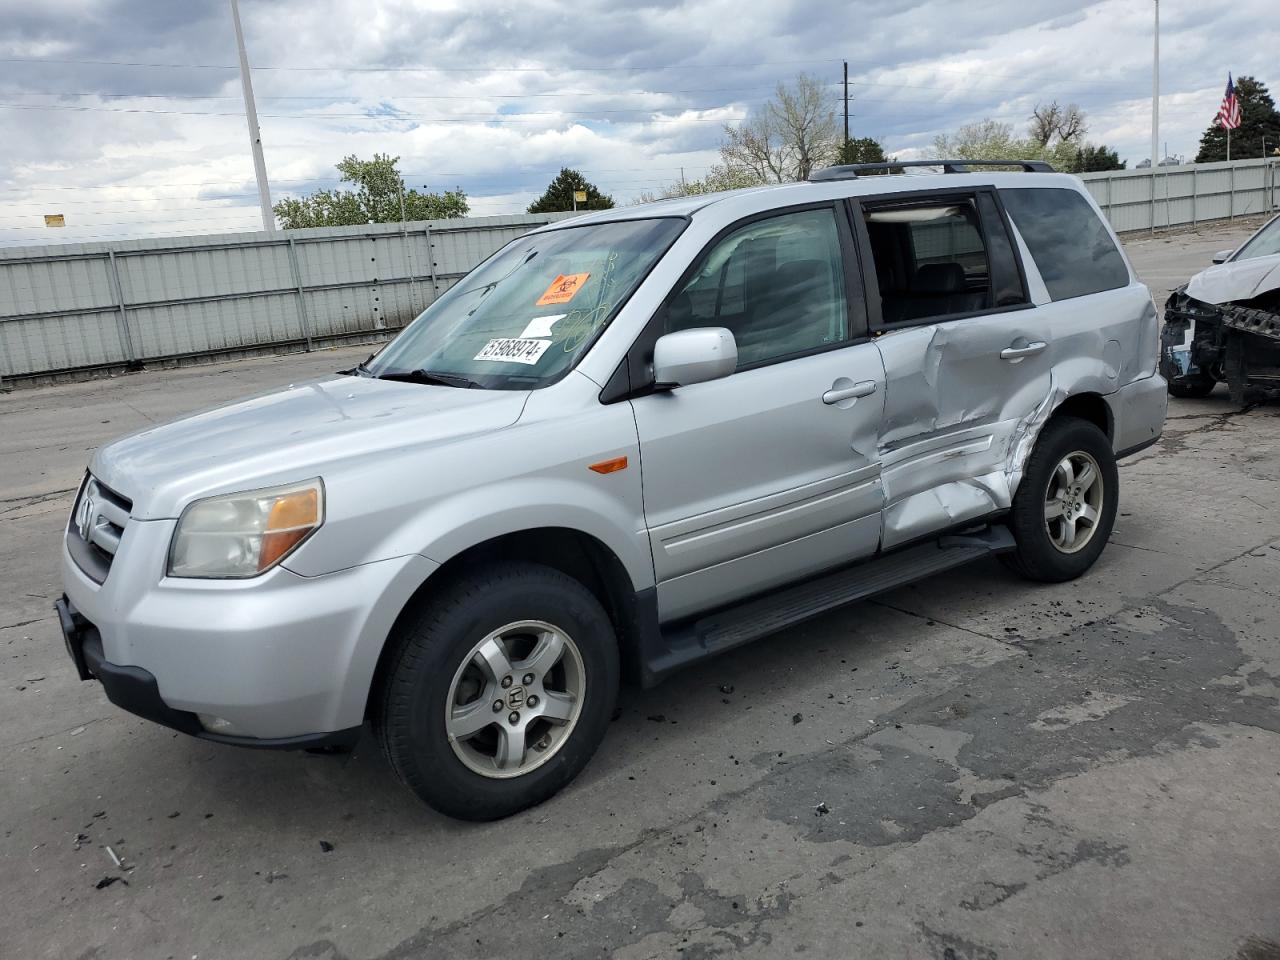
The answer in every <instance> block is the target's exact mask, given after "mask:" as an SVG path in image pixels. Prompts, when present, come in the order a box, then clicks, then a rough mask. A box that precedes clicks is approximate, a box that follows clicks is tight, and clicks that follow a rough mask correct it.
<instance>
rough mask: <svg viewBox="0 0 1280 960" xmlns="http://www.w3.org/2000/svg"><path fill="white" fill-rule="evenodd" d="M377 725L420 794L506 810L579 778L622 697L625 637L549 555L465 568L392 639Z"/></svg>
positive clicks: (479, 816) (444, 808)
mask: <svg viewBox="0 0 1280 960" xmlns="http://www.w3.org/2000/svg"><path fill="white" fill-rule="evenodd" d="M391 643H392V644H393V647H392V648H391V650H390V651H389V658H388V660H387V664H386V668H385V670H384V673H383V677H382V681H381V689H380V690H379V693H378V702H377V703H376V704H375V709H374V711H373V719H374V726H375V730H376V732H377V734H378V737H379V739H380V741H381V742H382V746H383V752H384V753H385V755H386V757H387V759H388V761H389V762H390V764H391V767H392V769H393V770H394V771H395V772H396V774H397V775H398V776H399V777H400V779H401V780H402V781H404V783H405V784H406V785H407V786H408V787H409V788H410V789H411V790H413V791H414V792H415V793H416V794H417V795H418V796H419V797H420V798H421V799H423V800H425V801H426V802H427V803H428V804H430V805H431V806H433V807H435V808H436V809H437V810H439V811H440V812H441V813H445V814H448V815H449V816H452V817H457V818H459V819H462V820H496V819H498V818H500V817H505V816H508V815H510V814H513V813H516V812H517V811H519V810H523V809H524V808H525V807H529V806H533V805H534V804H536V803H540V802H542V801H543V800H545V799H547V798H548V797H550V796H552V795H553V794H554V793H556V792H557V791H558V790H560V788H562V787H563V786H564V785H565V784H567V783H568V782H569V781H570V780H572V779H573V778H574V777H575V776H576V775H577V774H578V772H579V771H580V770H581V769H582V768H583V767H584V766H586V764H587V761H588V760H590V759H591V755H592V754H593V753H594V752H595V749H596V747H597V746H598V745H599V743H600V740H601V739H602V738H603V736H604V733H605V730H606V728H607V727H608V723H609V716H610V714H611V713H612V711H613V706H614V702H615V701H616V699H617V695H618V648H617V641H616V639H615V637H614V631H613V624H612V622H611V621H610V619H609V616H608V614H606V613H605V611H604V610H603V609H602V608H601V606H600V603H599V601H597V600H596V598H595V596H594V595H593V594H592V593H591V592H590V591H589V590H587V589H586V588H585V587H584V586H582V584H580V583H578V582H577V581H576V580H573V579H571V578H570V577H567V576H565V575H564V574H562V573H560V572H559V571H557V570H553V569H551V568H549V567H544V566H539V565H536V564H514V563H513V564H502V565H500V566H495V567H492V568H488V569H485V570H480V571H477V572H475V573H473V574H470V575H467V576H463V577H461V578H459V579H457V580H455V581H453V582H452V583H451V584H449V585H447V586H445V587H443V588H442V589H441V591H440V593H439V594H438V595H436V596H434V597H432V598H431V599H430V600H428V601H427V602H425V603H424V604H422V605H421V606H420V607H419V608H418V609H417V610H416V611H414V612H413V614H412V615H411V616H409V617H406V618H404V620H403V622H402V623H401V625H400V626H399V627H398V628H397V630H396V633H395V635H393V637H392V638H391Z"/></svg>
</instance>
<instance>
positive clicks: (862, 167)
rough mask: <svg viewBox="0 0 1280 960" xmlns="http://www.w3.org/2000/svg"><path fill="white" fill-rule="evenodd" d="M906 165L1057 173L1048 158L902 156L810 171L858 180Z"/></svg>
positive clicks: (818, 175)
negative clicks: (943, 158) (1047, 160)
mask: <svg viewBox="0 0 1280 960" xmlns="http://www.w3.org/2000/svg"><path fill="white" fill-rule="evenodd" d="M904 167H941V168H942V172H943V173H968V172H969V168H970V167H1020V168H1021V169H1022V170H1024V171H1025V172H1027V173H1053V172H1054V170H1053V166H1052V164H1050V163H1047V162H1046V161H1044V160H898V161H896V162H895V161H892V160H890V161H886V162H885V163H847V164H844V165H843V166H838V167H827V168H826V169H825V170H815V171H813V173H811V174H809V181H810V182H811V183H814V182H818V181H821V180H856V179H857V178H858V176H859V175H861V174H864V173H896V172H900V171H901V170H902V169H903V168H904Z"/></svg>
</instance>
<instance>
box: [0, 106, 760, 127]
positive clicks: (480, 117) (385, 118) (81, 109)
mask: <svg viewBox="0 0 1280 960" xmlns="http://www.w3.org/2000/svg"><path fill="white" fill-rule="evenodd" d="M678 109H681V110H703V111H708V110H725V109H728V105H727V104H717V105H715V106H713V107H681V108H678ZM0 110H65V111H71V112H74V113H136V114H156V115H161V116H184V117H236V118H239V119H243V117H244V111H234V110H156V109H152V108H143V107H96V106H81V105H77V104H63V103H40V104H33V103H0ZM659 112H662V111H661V109H660V108H650V109H639V108H637V109H630V110H597V111H594V112H593V113H579V112H561V111H542V112H537V111H522V112H520V113H508V114H463V115H460V116H457V115H455V116H451V117H450V116H440V117H436V116H431V115H429V114H420V113H387V114H370V113H315V114H300V113H264V114H262V116H264V117H270V118H272V119H274V120H312V121H314V120H376V121H380V122H384V123H386V122H395V121H404V120H422V121H427V122H430V123H510V124H535V123H545V121H539V120H518V119H508V118H509V117H554V116H562V117H572V116H576V117H579V118H583V119H591V118H593V117H594V116H595V115H596V114H598V113H659ZM740 119H742V118H741V117H726V118H716V119H712V118H709V117H703V118H700V117H670V118H660V117H651V118H650V119H648V120H646V121H644V122H646V123H724V122H725V121H726V120H740Z"/></svg>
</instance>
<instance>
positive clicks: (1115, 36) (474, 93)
mask: <svg viewBox="0 0 1280 960" xmlns="http://www.w3.org/2000/svg"><path fill="white" fill-rule="evenodd" d="M0 7H13V8H14V9H12V10H4V11H3V12H2V15H3V16H4V17H5V22H6V30H5V35H4V37H3V38H0V57H5V56H8V57H11V58H14V57H17V58H39V59H43V60H45V61H49V60H55V61H67V62H57V63H54V62H42V63H30V62H16V61H12V60H11V61H5V62H0V104H10V105H14V106H11V107H0V117H2V118H3V122H4V130H5V134H6V136H5V144H4V150H3V151H0V198H4V199H5V200H6V201H7V203H6V205H5V208H4V209H3V210H2V211H0V242H17V241H22V240H25V241H27V242H48V240H49V239H51V238H55V239H68V240H70V239H77V238H79V237H85V236H106V235H139V234H145V233H150V232H165V233H176V232H201V231H203V230H215V229H243V228H249V227H252V226H253V225H254V224H255V223H256V222H257V206H256V203H257V198H256V192H255V188H254V183H253V170H252V165H251V161H250V158H249V151H248V138H247V134H246V130H245V124H244V120H243V116H242V114H241V111H242V104H241V102H240V99H239V97H240V92H239V80H238V75H237V73H236V71H235V69H233V68H229V67H231V66H232V65H233V64H234V62H235V50H234V43H233V40H232V35H231V29H230V24H229V22H228V19H227V14H226V7H225V5H224V4H223V3H221V2H217V3H202V4H194V3H172V2H171V0H45V2H44V3H42V4H40V5H31V4H25V3H19V2H17V0H0ZM1165 7H1166V10H1165V22H1164V30H1163V35H1162V39H1163V74H1164V83H1163V91H1164V96H1163V98H1162V126H1161V133H1162V136H1161V139H1162V140H1167V141H1168V143H1169V149H1170V150H1171V151H1172V152H1175V153H1186V154H1194V152H1195V149H1196V145H1197V143H1198V140H1199V136H1200V133H1201V132H1202V131H1203V129H1204V127H1205V126H1206V125H1207V124H1208V122H1209V120H1210V119H1211V118H1212V116H1213V113H1214V111H1215V110H1216V108H1217V104H1218V99H1219V98H1220V96H1221V88H1222V85H1223V83H1224V81H1225V74H1226V71H1227V70H1228V69H1231V70H1234V71H1235V73H1236V74H1237V75H1240V74H1254V75H1257V76H1258V77H1259V78H1260V79H1262V80H1263V81H1264V82H1266V81H1268V80H1274V79H1276V78H1274V77H1271V76H1269V75H1268V69H1269V68H1270V67H1271V65H1272V63H1273V62H1274V57H1273V55H1272V51H1274V50H1275V49H1276V48H1277V44H1278V42H1280V26H1277V25H1276V23H1275V20H1274V17H1273V16H1272V10H1271V7H1272V2H1271V0H1237V2H1236V3H1234V4H1232V5H1229V6H1227V7H1221V6H1206V5H1196V6H1194V7H1192V6H1188V5H1182V6H1174V5H1172V4H1165ZM241 11H242V16H243V17H244V21H245V33H246V38H247V44H248V47H249V54H250V59H251V61H252V62H253V63H254V64H255V72H254V84H255V89H256V92H257V95H258V109H259V113H260V115H261V124H262V130H263V140H264V143H265V146H266V156H267V165H268V170H269V173H270V175H271V179H272V189H273V194H274V195H275V196H277V197H279V196H283V195H286V194H289V193H299V192H305V191H307V190H310V189H313V188H315V187H316V186H320V185H324V184H328V183H332V181H333V178H334V175H335V174H334V170H333V164H334V163H335V162H336V161H337V160H338V159H340V158H341V157H342V156H344V155H347V154H351V153H355V154H358V155H364V156H367V155H370V154H372V153H374V152H387V153H392V154H398V155H400V156H401V158H402V160H401V169H402V170H403V171H404V173H405V174H406V179H407V180H408V182H409V183H411V184H413V185H415V186H423V185H425V186H427V187H429V188H431V189H449V188H453V187H455V186H461V187H463V188H464V189H466V190H467V192H468V194H469V195H470V196H471V198H472V207H473V210H474V211H475V212H476V213H513V212H519V211H521V210H522V209H523V208H524V207H525V206H526V205H527V204H528V203H529V201H530V200H532V199H533V198H534V197H535V196H536V195H537V194H538V193H540V192H541V190H542V188H543V187H544V186H545V185H546V183H547V181H549V180H550V179H551V177H552V176H554V175H555V173H556V172H557V171H558V170H559V168H560V167H561V166H571V167H577V168H579V169H581V170H583V171H584V172H585V173H586V174H587V176H588V177H589V178H590V179H592V180H593V181H594V182H596V183H597V184H598V185H599V186H600V187H601V188H602V189H604V190H605V191H606V192H610V193H612V194H613V195H614V196H615V198H616V199H617V200H619V201H620V202H626V201H628V200H630V199H631V198H633V197H634V196H635V195H636V194H638V193H640V192H641V191H643V190H655V189H657V188H659V187H660V186H661V185H662V184H664V183H667V182H671V181H674V180H676V179H678V178H679V176H680V173H681V168H683V169H684V173H685V175H686V176H688V177H694V176H698V175H700V174H701V173H702V172H704V171H705V170H706V169H707V167H708V166H709V165H710V164H711V163H713V162H715V160H716V159H717V153H716V147H717V144H718V141H719V138H720V130H721V126H722V125H723V124H724V123H726V122H727V123H733V122H735V121H736V119H737V118H740V117H742V116H744V115H745V114H746V113H747V112H748V111H749V110H750V109H752V108H753V107H755V106H757V105H758V104H760V103H761V102H763V100H764V99H766V98H767V97H768V96H769V95H770V93H771V91H772V88H773V86H774V84H776V83H777V82H778V81H779V80H785V79H788V78H790V77H791V76H793V75H794V74H795V73H796V72H798V71H800V70H806V71H808V72H809V73H811V74H814V75H815V76H819V77H822V78H824V79H825V80H827V81H828V82H829V83H830V84H831V85H832V87H831V88H832V91H833V94H835V93H836V91H837V90H838V81H839V77H840V60H842V59H845V58H847V59H848V60H849V62H850V75H851V79H852V80H853V87H852V92H853V96H854V100H853V103H852V108H851V109H852V113H853V123H852V126H853V132H854V133H855V134H858V135H872V136H876V137H878V138H880V139H881V140H883V141H884V142H885V145H886V147H888V148H889V150H890V151H891V152H896V153H898V154H899V155H902V156H918V155H927V154H928V152H929V150H930V145H931V142H932V140H933V137H934V136H935V135H936V134H937V133H939V132H943V131H946V130H950V129H954V128H955V127H956V126H958V125H959V124H961V123H964V122H967V121H970V120H977V119H980V118H982V117H985V116H991V117H995V118H997V119H1001V120H1004V121H1007V122H1010V123H1014V124H1015V125H1017V126H1019V127H1021V126H1022V125H1023V124H1025V122H1026V120H1027V117H1028V116H1029V114H1030V111H1031V108H1032V107H1033V106H1034V105H1035V103H1036V102H1037V101H1042V100H1052V99H1057V100H1059V101H1062V102H1078V103H1079V104H1080V105H1081V106H1082V107H1084V109H1085V110H1086V111H1087V112H1088V115H1089V118H1090V124H1091V130H1090V138H1091V139H1092V140H1094V141H1096V142H1105V143H1107V144H1108V145H1110V146H1112V147H1114V148H1116V149H1118V150H1119V152H1120V154H1121V156H1122V157H1125V158H1127V159H1129V160H1130V162H1131V163H1133V162H1137V161H1138V160H1141V159H1142V158H1144V157H1146V155H1147V153H1148V143H1149V139H1150V93H1149V91H1150V69H1151V4H1150V3H1146V2H1144V3H1135V2H1132V0H1102V2H1095V3H1086V4H1082V5H1080V6H1079V7H1078V8H1076V9H1074V10H1071V11H1069V12H1067V13H1063V7H1062V4H1061V3H1060V2H1058V0H1018V2H1014V0H998V2H989V3H983V4H955V3H950V2H947V0H929V2H922V0H916V2H912V0H895V2H892V3H889V2H883V0H874V2H873V0H840V2H837V0H805V2H803V3H802V2H800V0H776V2H770V3H769V4H751V5H746V4H743V3H741V0H706V2H692V0H690V2H682V0H651V2H648V3H647V4H646V5H645V6H643V7H639V6H637V7H634V8H628V7H620V6H618V5H616V4H615V3H606V2H604V0H576V2H575V3H573V4H569V3H565V2H550V0H526V2H523V3H521V4H519V5H512V4H510V3H508V2H505V0H470V2H462V0H457V2H452V0H451V2H440V0H432V2H421V0H382V2H374V0H241ZM88 61H113V62H111V63H96V62H88ZM126 63H127V64H138V63H142V64H178V65H184V66H125V65H122V64H126ZM280 68H288V69H280ZM387 68H390V69H387ZM499 68H501V69H499ZM1278 82H1280V81H1278ZM72 94H88V96H72ZM114 94H130V95H134V96H112V95H114ZM46 212H64V213H65V214H66V215H67V218H68V222H69V223H70V224H71V226H70V227H68V228H67V229H66V230H65V231H62V232H61V233H58V234H53V232H52V231H45V230H44V228H43V226H42V221H41V219H40V215H41V214H42V213H46Z"/></svg>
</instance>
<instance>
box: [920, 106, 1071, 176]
mask: <svg viewBox="0 0 1280 960" xmlns="http://www.w3.org/2000/svg"><path fill="white" fill-rule="evenodd" d="M933 149H934V152H935V153H936V154H937V156H938V158H939V159H945V160H1047V161H1048V162H1049V163H1051V164H1053V167H1054V169H1055V170H1063V171H1066V172H1068V173H1070V172H1073V171H1074V170H1075V160H1076V153H1077V152H1079V149H1080V145H1079V144H1077V143H1076V142H1074V141H1073V140H1058V141H1057V142H1055V143H1051V144H1041V143H1037V142H1036V141H1035V140H1034V139H1032V138H1027V139H1025V140H1024V139H1020V138H1019V137H1017V136H1015V135H1014V132H1013V125H1012V124H1009V123H1000V122H999V121H996V120H991V119H989V118H988V119H983V120H979V121H978V122H976V123H966V124H965V125H964V126H962V127H960V128H959V129H958V130H956V132H955V133H951V134H946V133H944V134H939V135H938V136H937V137H934V140H933Z"/></svg>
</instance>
